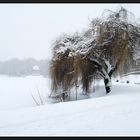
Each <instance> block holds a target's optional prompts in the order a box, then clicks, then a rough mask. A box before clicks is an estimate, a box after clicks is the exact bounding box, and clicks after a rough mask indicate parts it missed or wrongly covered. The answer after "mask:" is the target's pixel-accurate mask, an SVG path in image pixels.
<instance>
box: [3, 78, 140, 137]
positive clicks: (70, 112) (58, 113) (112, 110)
mask: <svg viewBox="0 0 140 140" xmlns="http://www.w3.org/2000/svg"><path fill="white" fill-rule="evenodd" d="M137 78H139V76H137ZM126 79H127V80H128V79H129V78H128V77H127V78H126ZM133 82H134V81H133ZM113 84H114V86H113V87H112V92H111V94H108V95H106V96H103V97H99V98H92V99H87V100H79V101H73V102H65V103H57V104H47V105H45V106H39V107H30V108H24V109H16V110H11V111H6V110H5V111H0V114H1V115H0V135H1V136H5V135H20V136H31V135H33V136H59V135H68V136H69V135H74V136H78V135H80V136H81V135H88V136H89V135H90V136H106V135H107V136H113V135H115V136H133V135H134V136H140V119H139V117H140V109H139V106H140V92H139V91H140V85H138V84H134V83H131V84H127V83H121V82H120V83H118V82H116V81H114V82H113Z"/></svg>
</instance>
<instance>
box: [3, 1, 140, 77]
mask: <svg viewBox="0 0 140 140" xmlns="http://www.w3.org/2000/svg"><path fill="white" fill-rule="evenodd" d="M120 6H123V7H124V8H126V9H127V10H129V11H131V12H132V13H134V14H135V17H136V18H135V19H134V20H139V19H138V17H139V8H140V4H121V3H118V4H103V3H102V4H0V74H8V75H14V76H20V75H27V74H31V73H32V72H33V73H34V74H35V73H36V74H37V73H38V71H39V73H41V74H43V75H47V74H48V66H49V61H50V60H51V57H52V51H51V50H52V47H51V44H52V43H53V41H54V40H55V39H56V38H57V37H58V36H59V35H61V34H63V33H68V34H72V33H75V32H76V31H77V32H81V31H82V30H84V29H85V28H86V27H87V25H88V24H89V20H91V19H93V18H96V17H100V16H101V14H102V12H103V10H104V9H110V10H116V9H117V8H118V7H120ZM35 66H37V67H39V69H38V70H34V68H33V67H35ZM35 71H36V72H35Z"/></svg>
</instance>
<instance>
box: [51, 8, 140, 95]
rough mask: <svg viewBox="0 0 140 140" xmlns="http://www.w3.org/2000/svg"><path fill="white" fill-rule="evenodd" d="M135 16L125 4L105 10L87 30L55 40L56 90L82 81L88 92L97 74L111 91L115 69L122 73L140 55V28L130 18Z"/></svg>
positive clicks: (54, 85) (53, 64) (84, 89)
mask: <svg viewBox="0 0 140 140" xmlns="http://www.w3.org/2000/svg"><path fill="white" fill-rule="evenodd" d="M132 17H133V14H132V13H130V12H128V11H127V10H126V9H124V8H123V7H121V8H120V9H119V10H118V11H116V12H114V11H110V10H105V11H104V12H103V14H102V17H101V18H96V19H93V20H92V21H91V23H90V27H89V28H88V29H87V30H86V31H85V32H83V33H81V34H76V35H72V36H69V35H64V36H63V37H61V39H59V40H57V41H55V43H54V45H53V48H54V50H53V53H54V54H53V59H52V65H51V78H52V90H53V91H54V92H55V93H56V92H60V89H61V90H62V91H63V92H64V91H67V92H68V91H69V90H70V89H71V88H72V87H73V86H75V85H77V83H80V84H81V85H82V88H83V91H85V93H88V92H89V89H90V87H91V83H92V82H93V80H95V79H94V77H95V76H99V77H101V78H102V79H103V80H104V83H105V89H106V93H109V92H110V90H111V77H112V75H113V74H114V72H116V73H118V74H122V73H123V72H124V68H125V66H126V65H127V66H129V65H128V64H130V62H131V60H133V59H134V57H137V56H138V54H139V53H138V52H139V43H140V28H139V26H138V25H137V24H136V23H133V22H132V21H131V20H130V18H132Z"/></svg>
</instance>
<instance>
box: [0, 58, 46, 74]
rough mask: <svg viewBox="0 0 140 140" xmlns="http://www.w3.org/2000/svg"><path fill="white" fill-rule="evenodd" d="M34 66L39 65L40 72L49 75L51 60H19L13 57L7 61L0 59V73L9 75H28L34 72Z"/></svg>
mask: <svg viewBox="0 0 140 140" xmlns="http://www.w3.org/2000/svg"><path fill="white" fill-rule="evenodd" d="M34 66H38V68H39V70H38V74H40V75H43V76H47V75H48V67H49V60H47V59H44V60H35V59H33V58H28V59H23V60H19V59H18V58H13V59H10V60H7V61H0V74H1V75H8V76H28V75H33V74H34V70H33V68H34Z"/></svg>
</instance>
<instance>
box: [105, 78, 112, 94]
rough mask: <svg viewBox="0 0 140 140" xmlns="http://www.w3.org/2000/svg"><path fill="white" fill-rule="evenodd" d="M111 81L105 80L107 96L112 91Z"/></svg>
mask: <svg viewBox="0 0 140 140" xmlns="http://www.w3.org/2000/svg"><path fill="white" fill-rule="evenodd" d="M110 82H111V81H110V79H109V78H105V79H104V83H105V89H106V94H108V93H109V92H110V91H111V84H110Z"/></svg>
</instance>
